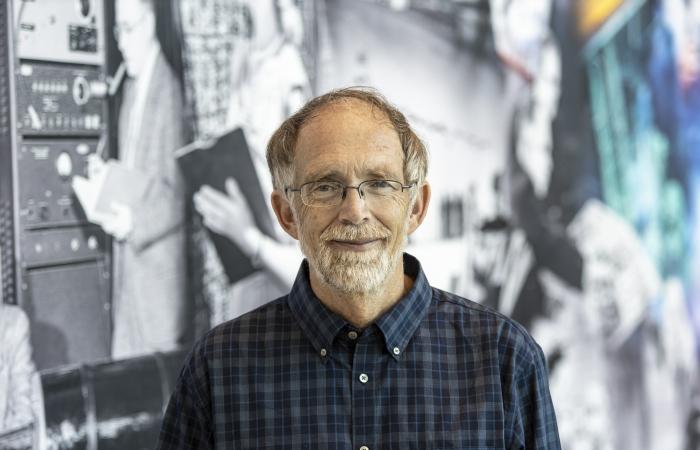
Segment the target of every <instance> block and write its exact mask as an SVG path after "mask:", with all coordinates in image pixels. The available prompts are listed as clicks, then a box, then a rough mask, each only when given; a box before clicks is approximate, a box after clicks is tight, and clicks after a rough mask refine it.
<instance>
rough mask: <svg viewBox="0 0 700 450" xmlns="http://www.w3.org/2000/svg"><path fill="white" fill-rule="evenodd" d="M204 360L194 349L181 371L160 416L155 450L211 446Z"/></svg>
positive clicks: (211, 433) (199, 449) (199, 448)
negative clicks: (161, 421)
mask: <svg viewBox="0 0 700 450" xmlns="http://www.w3.org/2000/svg"><path fill="white" fill-rule="evenodd" d="M209 398H210V397H209V386H208V377H207V368H206V360H205V359H204V358H203V357H202V356H201V353H200V352H199V351H198V350H197V348H195V350H193V351H192V352H191V353H190V355H189V356H188V358H187V361H186V363H185V366H184V367H183V368H182V371H181V372H180V376H179V377H178V380H177V384H176V386H175V390H174V391H173V393H172V395H171V397H170V401H169V402H168V407H167V408H166V410H165V414H164V416H163V423H162V425H161V430H160V436H159V438H158V445H157V447H156V448H157V449H158V450H176V449H177V450H186V449H187V450H189V449H192V450H207V449H212V450H213V449H214V434H213V426H212V417H211V407H210V402H209Z"/></svg>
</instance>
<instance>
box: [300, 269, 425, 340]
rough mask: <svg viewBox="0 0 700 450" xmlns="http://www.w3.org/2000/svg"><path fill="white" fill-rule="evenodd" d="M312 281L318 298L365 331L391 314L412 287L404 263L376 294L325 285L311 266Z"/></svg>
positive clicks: (310, 279) (310, 277)
mask: <svg viewBox="0 0 700 450" xmlns="http://www.w3.org/2000/svg"><path fill="white" fill-rule="evenodd" d="M309 281H310V282H311V289H312V290H313V291H314V294H316V297H318V299H319V300H320V301H321V303H323V305H324V306H326V307H327V308H328V309H330V310H331V311H333V312H334V313H336V314H338V315H339V316H341V317H342V318H343V319H345V320H347V321H348V322H349V323H350V324H352V325H353V326H355V327H357V328H366V327H367V326H369V325H371V324H372V323H373V322H374V321H375V320H377V319H378V318H379V317H381V316H382V315H383V314H384V313H385V312H387V311H389V310H390V309H391V308H392V307H393V306H394V305H395V304H396V303H398V302H399V300H401V298H402V297H403V296H404V295H405V294H406V293H407V292H408V291H409V290H410V289H411V286H413V280H412V279H411V277H409V276H408V275H405V274H404V273H403V260H401V262H400V263H399V264H397V265H396V270H394V272H393V273H392V274H391V275H389V277H388V278H387V280H386V282H385V283H384V284H383V285H382V286H381V287H380V288H379V289H378V290H377V291H374V292H360V293H355V292H353V293H348V292H344V291H341V290H339V289H337V288H335V287H333V286H330V285H328V284H327V283H325V282H324V281H323V280H322V279H321V277H320V276H319V275H318V273H316V271H315V270H314V269H313V268H311V267H310V266H309Z"/></svg>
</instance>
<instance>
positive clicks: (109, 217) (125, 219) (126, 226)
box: [102, 202, 133, 241]
mask: <svg viewBox="0 0 700 450" xmlns="http://www.w3.org/2000/svg"><path fill="white" fill-rule="evenodd" d="M132 228H133V215H132V213H131V208H129V207H128V206H126V205H124V204H122V203H117V202H114V203H112V209H111V214H104V215H102V229H104V230H105V231H106V232H107V233H109V234H111V235H112V236H114V238H115V239H117V240H119V241H121V240H124V239H126V237H127V236H128V235H129V233H130V232H131V229H132Z"/></svg>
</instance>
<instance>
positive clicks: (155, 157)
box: [88, 0, 187, 359]
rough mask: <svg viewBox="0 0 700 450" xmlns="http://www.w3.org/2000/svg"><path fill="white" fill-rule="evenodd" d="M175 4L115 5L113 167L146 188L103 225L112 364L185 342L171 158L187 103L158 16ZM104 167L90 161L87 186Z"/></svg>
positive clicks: (179, 202) (161, 0) (132, 1)
mask: <svg viewBox="0 0 700 450" xmlns="http://www.w3.org/2000/svg"><path fill="white" fill-rule="evenodd" d="M171 1H172V0H167V1H166V0H158V1H156V0H118V1H117V2H116V3H115V27H114V37H115V39H116V41H117V44H118V46H119V50H120V52H121V54H122V56H123V58H124V62H123V65H124V67H125V68H126V73H127V75H128V77H127V78H126V80H125V81H124V85H123V90H122V92H123V100H122V103H121V108H120V113H119V126H118V128H119V129H118V139H119V145H118V147H119V152H118V164H119V165H120V166H121V167H122V168H123V169H124V171H127V172H128V173H129V174H131V176H132V177H133V179H134V180H137V181H139V182H138V183H134V184H138V185H143V186H145V188H144V189H143V191H141V192H139V193H138V195H135V197H136V198H135V199H134V201H133V202H132V203H129V204H124V203H119V202H116V201H115V202H112V204H111V206H112V211H111V214H105V215H104V217H102V218H101V220H100V222H99V224H100V225H101V226H102V228H103V229H104V230H105V232H107V233H109V234H110V235H111V236H112V237H113V246H112V248H113V278H112V280H113V289H112V296H113V298H112V304H113V310H112V311H113V323H114V331H113V336H112V357H113V358H115V359H122V358H129V357H135V356H139V355H143V354H147V353H151V352H155V351H171V350H174V349H177V348H179V346H180V345H182V342H183V341H184V340H185V339H186V338H187V326H186V318H185V300H186V295H187V288H186V286H187V284H186V281H187V279H186V254H185V253H186V240H185V238H186V235H185V233H186V228H185V197H184V192H183V191H184V186H183V181H182V178H181V175H180V173H179V171H178V168H177V166H176V163H175V159H174V158H173V153H174V152H175V150H177V149H178V148H180V147H182V146H183V145H184V144H185V140H186V139H185V135H184V134H185V132H184V130H185V126H184V121H183V96H182V87H181V83H180V79H179V77H178V74H179V73H180V72H179V70H180V69H179V68H178V67H177V63H176V61H175V60H174V59H173V57H172V55H173V54H174V52H171V51H170V50H171V49H170V46H172V45H173V44H172V40H171V39H168V41H170V42H167V41H165V40H164V39H162V38H161V36H160V35H161V34H163V33H164V30H166V29H169V28H172V27H173V25H172V23H171V22H172V20H171V19H170V18H169V17H168V15H167V14H162V13H157V8H160V9H164V8H165V7H166V6H168V5H170V3H169V2H171ZM159 30H160V32H159ZM159 33H160V34H159ZM170 36H173V35H172V34H171V35H170ZM106 166H107V164H106V163H105V162H104V161H103V160H102V159H101V158H100V157H99V156H98V155H92V156H91V158H90V160H89V168H88V169H89V170H88V171H89V173H90V176H91V178H93V177H97V176H98V174H99V173H100V172H101V171H104V170H106ZM120 188H122V189H126V186H121V187H120Z"/></svg>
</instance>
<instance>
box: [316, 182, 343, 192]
mask: <svg viewBox="0 0 700 450" xmlns="http://www.w3.org/2000/svg"><path fill="white" fill-rule="evenodd" d="M338 189H339V187H338V183H334V182H332V181H328V182H326V181H319V182H317V183H313V184H312V185H311V192H314V193H319V194H326V193H330V192H335V191H337V190H338Z"/></svg>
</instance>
